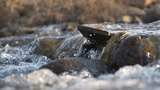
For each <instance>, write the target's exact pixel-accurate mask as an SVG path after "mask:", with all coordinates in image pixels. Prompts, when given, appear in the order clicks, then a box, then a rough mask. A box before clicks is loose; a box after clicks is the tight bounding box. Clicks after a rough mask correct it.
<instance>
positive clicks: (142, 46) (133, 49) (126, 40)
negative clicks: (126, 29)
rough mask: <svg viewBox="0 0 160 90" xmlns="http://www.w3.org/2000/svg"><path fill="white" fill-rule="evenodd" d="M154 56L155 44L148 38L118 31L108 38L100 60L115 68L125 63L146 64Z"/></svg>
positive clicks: (153, 59)
mask: <svg viewBox="0 0 160 90" xmlns="http://www.w3.org/2000/svg"><path fill="white" fill-rule="evenodd" d="M156 57H157V56H156V47H155V44H154V43H153V42H152V41H151V40H150V39H149V38H147V37H144V36H140V35H135V36H129V35H128V34H124V33H119V34H115V35H114V36H113V37H111V39H110V40H109V42H108V44H107V45H106V47H105V49H104V53H103V56H102V60H103V61H104V62H105V63H106V64H107V65H108V66H110V67H111V68H113V69H116V70H117V69H119V68H120V67H123V66H126V65H134V64H140V65H147V64H149V63H152V62H153V61H155V60H156Z"/></svg>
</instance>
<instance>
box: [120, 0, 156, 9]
mask: <svg viewBox="0 0 160 90" xmlns="http://www.w3.org/2000/svg"><path fill="white" fill-rule="evenodd" d="M120 1H121V3H123V4H125V5H130V6H136V7H139V8H144V7H146V6H148V5H150V4H152V3H154V2H155V1H156V0H120Z"/></svg>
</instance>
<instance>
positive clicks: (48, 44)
mask: <svg viewBox="0 0 160 90" xmlns="http://www.w3.org/2000/svg"><path fill="white" fill-rule="evenodd" d="M61 43H62V40H61V39H55V38H42V39H39V45H38V47H37V48H36V50H35V53H36V54H40V55H44V56H47V57H49V58H51V59H54V58H55V53H56V49H57V48H58V47H59V46H60V44H61Z"/></svg>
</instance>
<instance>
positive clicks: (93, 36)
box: [78, 25, 111, 46]
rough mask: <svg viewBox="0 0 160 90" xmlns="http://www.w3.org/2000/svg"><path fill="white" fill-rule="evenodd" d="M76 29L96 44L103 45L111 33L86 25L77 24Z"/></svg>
mask: <svg viewBox="0 0 160 90" xmlns="http://www.w3.org/2000/svg"><path fill="white" fill-rule="evenodd" d="M78 30H79V31H80V32H81V34H82V35H83V36H84V37H86V38H87V39H88V40H89V41H90V42H91V43H93V44H95V45H97V46H105V45H106V44H107V40H109V39H110V37H111V34H110V33H109V32H107V31H103V30H100V29H96V28H91V27H87V26H82V25H81V26H78Z"/></svg>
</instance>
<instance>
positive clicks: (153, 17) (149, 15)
mask: <svg viewBox="0 0 160 90" xmlns="http://www.w3.org/2000/svg"><path fill="white" fill-rule="evenodd" d="M159 9H160V4H155V5H152V6H150V7H148V8H146V9H145V13H146V14H145V16H144V20H143V21H144V22H145V23H150V22H154V21H157V20H160V10H159Z"/></svg>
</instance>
